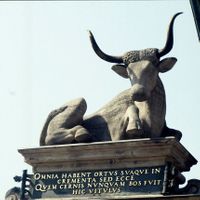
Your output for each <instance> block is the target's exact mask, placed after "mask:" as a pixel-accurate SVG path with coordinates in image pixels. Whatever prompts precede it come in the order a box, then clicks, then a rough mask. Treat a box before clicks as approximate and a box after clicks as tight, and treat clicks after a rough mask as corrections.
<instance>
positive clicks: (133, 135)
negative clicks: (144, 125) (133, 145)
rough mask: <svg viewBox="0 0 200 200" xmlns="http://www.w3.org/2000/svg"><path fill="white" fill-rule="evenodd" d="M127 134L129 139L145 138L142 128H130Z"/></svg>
mask: <svg viewBox="0 0 200 200" xmlns="http://www.w3.org/2000/svg"><path fill="white" fill-rule="evenodd" d="M126 136H127V138H128V139H138V138H143V137H144V132H143V130H142V129H130V130H127V131H126Z"/></svg>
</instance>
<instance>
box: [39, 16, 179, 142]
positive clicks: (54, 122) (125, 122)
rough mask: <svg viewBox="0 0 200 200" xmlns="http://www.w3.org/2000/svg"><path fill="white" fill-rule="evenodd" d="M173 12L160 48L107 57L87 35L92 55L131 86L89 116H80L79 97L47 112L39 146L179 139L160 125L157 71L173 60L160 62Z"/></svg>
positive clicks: (167, 67)
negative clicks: (144, 139)
mask: <svg viewBox="0 0 200 200" xmlns="http://www.w3.org/2000/svg"><path fill="white" fill-rule="evenodd" d="M179 14H181V13H177V14H175V15H174V16H173V18H172V19H171V21H170V24H169V28H168V35H167V40H166V44H165V46H164V48H163V49H156V48H148V49H144V50H140V51H129V52H127V53H125V54H124V55H123V56H111V55H107V54H106V53H104V52H103V51H102V50H101V49H100V48H99V46H98V45H97V43H96V41H95V39H94V36H93V34H92V33H91V32H90V31H89V36H90V41H91V44H92V47H93V49H94V51H95V53H96V54H97V55H98V56H99V57H100V58H101V59H103V60H105V61H107V62H111V63H117V64H115V65H113V66H112V69H113V70H114V71H115V72H116V73H117V74H119V75H120V76H122V77H123V78H128V79H130V81H131V87H130V88H129V89H127V90H125V91H123V92H121V93H120V94H119V95H117V96H116V97H115V98H114V99H113V100H111V101H110V102H109V103H107V104H106V105H105V106H104V107H102V108H101V109H100V110H98V111H97V112H95V113H93V114H91V115H89V116H84V113H85V112H86V109H87V105H86V101H85V99H84V98H79V99H75V100H73V101H70V102H68V103H66V104H65V105H64V106H62V107H61V108H59V109H56V110H54V111H52V112H51V113H50V114H49V116H48V118H47V121H46V123H45V125H44V127H43V130H42V133H41V137H40V145H55V144H67V143H77V142H95V141H110V140H112V141H117V140H123V139H135V138H145V137H149V138H157V137H165V136H175V137H176V138H177V139H178V140H180V138H181V135H182V134H181V133H180V132H179V131H176V130H174V129H170V128H168V127H167V126H166V122H165V114H166V98H165V91H164V87H163V84H162V82H161V80H160V78H159V73H164V72H167V71H169V70H170V69H171V68H172V67H173V66H174V64H175V63H176V61H177V59H176V58H174V57H169V58H164V59H163V60H160V59H161V57H162V56H164V55H166V54H167V53H169V52H170V50H171V49H172V47H173V24H174V20H175V18H176V17H177V16H178V15H179Z"/></svg>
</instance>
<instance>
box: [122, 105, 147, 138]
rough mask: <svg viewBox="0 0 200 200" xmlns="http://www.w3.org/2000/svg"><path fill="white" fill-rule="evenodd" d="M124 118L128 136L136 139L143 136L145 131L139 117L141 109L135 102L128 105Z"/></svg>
mask: <svg viewBox="0 0 200 200" xmlns="http://www.w3.org/2000/svg"><path fill="white" fill-rule="evenodd" d="M124 120H125V124H126V130H125V132H126V133H125V134H126V137H127V138H129V139H135V138H142V137H143V134H144V133H143V129H142V124H141V121H140V118H139V110H138V108H137V107H136V106H135V105H134V104H132V105H131V106H129V107H128V109H127V111H126V114H125V119H124Z"/></svg>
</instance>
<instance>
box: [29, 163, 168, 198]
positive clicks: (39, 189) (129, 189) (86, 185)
mask: <svg viewBox="0 0 200 200" xmlns="http://www.w3.org/2000/svg"><path fill="white" fill-rule="evenodd" d="M166 170H167V168H166V166H157V167H139V168H138V167H137V168H125V169H107V170H88V171H70V172H69V171H68V172H49V173H48V172H46V173H43V172H42V173H40V172H36V173H35V174H34V175H33V176H32V182H33V188H32V198H33V199H38V198H42V197H55V196H56V197H63V196H79V195H83V196H89V195H105V196H108V195H114V194H117V195H126V194H127V195H128V194H134V193H137V194H140V193H141V194H146V193H164V192H165V182H166V174H167V173H166Z"/></svg>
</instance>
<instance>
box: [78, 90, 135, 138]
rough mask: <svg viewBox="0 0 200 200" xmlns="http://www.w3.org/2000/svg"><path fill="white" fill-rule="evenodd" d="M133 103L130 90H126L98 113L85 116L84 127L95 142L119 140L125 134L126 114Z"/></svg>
mask: <svg viewBox="0 0 200 200" xmlns="http://www.w3.org/2000/svg"><path fill="white" fill-rule="evenodd" d="M132 103H133V102H132V99H131V95H130V93H129V89H128V90H125V91H123V92H122V93H120V94H119V95H117V96H116V97H115V98H114V99H112V100H111V101H110V102H109V103H107V104H106V105H105V106H103V107H102V108H101V109H100V110H98V111H97V112H95V113H93V114H91V115H89V116H85V117H84V120H83V124H82V125H83V126H84V127H85V128H86V129H87V130H88V131H89V132H90V133H91V134H92V138H93V141H110V140H119V139H121V137H122V135H123V133H124V124H123V119H124V116H125V113H126V111H127V109H128V107H129V106H130V105H131V104H132Z"/></svg>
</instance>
